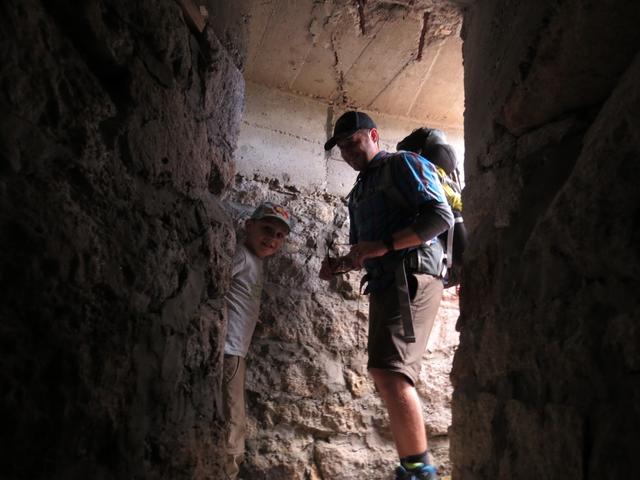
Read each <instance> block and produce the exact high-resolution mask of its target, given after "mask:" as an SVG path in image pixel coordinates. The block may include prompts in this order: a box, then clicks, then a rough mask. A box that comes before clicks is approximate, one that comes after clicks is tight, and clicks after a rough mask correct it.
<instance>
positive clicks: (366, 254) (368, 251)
mask: <svg viewBox="0 0 640 480" xmlns="http://www.w3.org/2000/svg"><path fill="white" fill-rule="evenodd" d="M388 251H389V249H388V248H387V247H385V246H384V243H382V242H360V243H357V244H355V245H354V246H353V247H351V251H350V252H349V255H347V256H348V257H351V262H352V263H353V266H354V267H355V268H362V267H363V264H364V261H365V260H367V259H368V258H376V257H381V256H383V255H384V254H385V253H387V252H388Z"/></svg>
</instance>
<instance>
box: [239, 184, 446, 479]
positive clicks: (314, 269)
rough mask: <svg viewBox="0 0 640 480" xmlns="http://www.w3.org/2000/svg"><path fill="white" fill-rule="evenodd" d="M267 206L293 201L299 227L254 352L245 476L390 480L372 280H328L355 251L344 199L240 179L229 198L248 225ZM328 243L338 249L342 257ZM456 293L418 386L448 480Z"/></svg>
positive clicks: (271, 267) (277, 271) (267, 299)
mask: <svg viewBox="0 0 640 480" xmlns="http://www.w3.org/2000/svg"><path fill="white" fill-rule="evenodd" d="M265 200H270V201H275V202H279V203H282V204H283V205H285V206H287V207H288V208H289V209H290V211H291V213H292V216H293V219H294V222H295V223H294V226H293V229H292V232H291V234H290V236H289V238H288V239H287V242H286V244H285V247H284V249H283V251H282V252H281V253H279V254H278V255H276V256H275V257H274V258H272V259H269V260H267V266H266V272H267V282H266V285H265V289H264V294H263V299H262V311H261V316H260V322H259V324H258V326H257V328H256V332H255V335H254V340H253V343H252V346H251V349H250V351H249V355H248V357H247V364H248V372H247V377H248V378H247V391H248V402H247V403H248V405H249V410H248V411H249V432H248V442H247V460H246V462H245V464H244V465H243V469H244V475H243V477H244V478H256V479H269V480H303V479H307V478H312V479H317V480H319V479H333V478H341V479H345V480H348V479H353V480H355V479H359V478H362V477H363V475H365V476H366V477H367V478H370V479H372V480H383V479H387V478H389V475H391V474H392V471H393V468H394V467H395V465H396V464H397V455H396V452H395V448H394V446H393V441H392V438H391V432H390V430H389V426H388V419H387V416H386V412H385V409H384V407H383V406H382V403H381V402H380V399H379V397H378V395H377V394H376V393H375V391H374V386H373V383H372V381H371V380H370V378H369V376H368V374H367V369H366V361H367V358H366V342H367V318H368V302H367V297H366V296H360V295H359V294H358V288H359V281H360V277H361V274H360V273H359V272H351V273H348V274H346V275H344V276H336V277H335V279H333V280H332V281H331V282H328V283H327V282H324V281H321V280H319V279H318V271H319V269H320V262H321V261H322V259H323V257H324V256H325V255H326V254H327V253H328V252H330V253H331V255H332V256H335V255H339V254H344V253H345V252H346V251H347V249H348V247H347V246H346V243H347V241H348V213H347V208H346V206H345V204H344V201H343V199H342V198H341V197H337V196H334V195H330V194H328V193H322V192H300V191H299V190H297V188H296V187H295V186H292V185H287V184H283V183H282V182H280V181H277V180H275V179H271V180H270V179H268V178H265V177H259V176H254V177H251V178H246V177H243V176H241V175H238V177H237V179H236V183H235V186H234V188H233V189H232V190H231V191H230V192H229V195H228V196H227V201H228V209H229V210H230V212H231V214H232V216H233V217H234V219H235V220H236V224H237V225H239V226H240V225H242V222H243V221H244V219H246V218H247V216H248V215H250V214H251V212H252V210H253V207H254V206H255V205H257V204H259V203H260V202H262V201H265ZM241 238H242V237H241V233H240V238H239V240H240V239H241ZM328 241H333V242H334V245H335V246H334V247H333V249H331V250H329V249H328V248H327V242H328ZM454 290H455V289H449V290H446V291H445V292H446V293H445V296H444V301H443V304H442V306H441V309H440V312H439V316H438V319H437V320H436V324H435V326H434V329H433V331H432V333H431V337H430V340H429V345H428V349H427V352H426V353H425V355H424V362H423V369H422V373H421V377H420V382H419V383H418V384H417V388H418V393H419V395H420V398H421V400H422V402H423V411H424V415H425V420H426V425H427V431H428V434H429V441H430V449H431V452H432V454H433V456H434V461H435V463H436V464H437V465H438V466H439V467H440V470H441V473H443V474H444V473H447V472H449V471H450V463H449V440H448V436H447V435H448V428H449V425H450V424H451V410H450V402H451V390H452V388H451V384H450V382H449V372H450V370H451V362H452V358H453V352H454V350H455V347H456V346H457V343H458V335H457V332H456V331H455V323H456V320H457V318H458V305H457V295H456V294H455V291H454Z"/></svg>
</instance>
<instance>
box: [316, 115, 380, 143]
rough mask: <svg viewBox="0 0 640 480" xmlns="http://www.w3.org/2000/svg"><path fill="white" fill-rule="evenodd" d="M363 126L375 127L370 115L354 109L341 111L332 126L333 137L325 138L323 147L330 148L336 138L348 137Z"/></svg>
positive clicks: (367, 127)
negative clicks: (340, 114) (325, 141)
mask: <svg viewBox="0 0 640 480" xmlns="http://www.w3.org/2000/svg"><path fill="white" fill-rule="evenodd" d="M363 128H366V129H371V128H377V127H376V124H375V123H374V121H373V120H372V119H371V117H370V116H369V115H367V114H366V113H363V112H356V111H354V110H351V111H349V112H346V113H343V114H342V116H341V117H340V118H339V119H338V121H337V122H336V124H335V126H334V127H333V137H331V138H330V139H329V140H327V143H325V144H324V149H325V150H331V149H332V148H333V147H334V146H335V145H336V142H337V141H338V140H342V139H343V138H347V137H350V136H351V135H353V134H354V133H356V132H357V131H358V130H361V129H363Z"/></svg>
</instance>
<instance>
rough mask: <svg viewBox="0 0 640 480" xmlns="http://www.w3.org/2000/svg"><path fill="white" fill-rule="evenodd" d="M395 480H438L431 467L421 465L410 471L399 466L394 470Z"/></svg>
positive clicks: (434, 470) (434, 468)
mask: <svg viewBox="0 0 640 480" xmlns="http://www.w3.org/2000/svg"><path fill="white" fill-rule="evenodd" d="M396 480H438V472H437V471H436V467H434V466H433V465H422V466H420V467H418V468H415V469H411V470H407V469H406V468H404V467H403V466H402V465H400V466H399V467H398V468H396Z"/></svg>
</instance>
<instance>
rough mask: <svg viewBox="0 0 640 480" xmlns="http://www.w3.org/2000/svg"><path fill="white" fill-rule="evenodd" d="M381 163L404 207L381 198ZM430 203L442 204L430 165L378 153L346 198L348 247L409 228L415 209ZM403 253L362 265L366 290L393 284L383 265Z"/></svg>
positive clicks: (403, 154)
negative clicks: (366, 282)
mask: <svg viewBox="0 0 640 480" xmlns="http://www.w3.org/2000/svg"><path fill="white" fill-rule="evenodd" d="M385 163H389V165H388V167H385V168H389V169H390V173H391V180H392V181H393V183H394V185H395V190H397V192H398V193H399V194H400V195H401V196H402V199H403V200H404V202H405V204H406V205H400V204H398V202H394V201H390V199H389V195H388V192H387V193H386V194H385V191H384V190H385V184H386V183H387V182H386V180H385V179H384V177H383V175H385V172H384V170H385V168H381V167H382V166H383V165H384V164H385ZM433 202H444V203H445V204H446V198H445V195H444V191H443V190H442V186H441V184H440V181H439V180H438V174H437V173H436V170H435V167H434V166H433V164H432V163H431V162H429V161H428V160H426V159H425V158H423V157H421V156H420V155H418V154H416V153H412V152H404V151H402V152H397V153H388V152H382V151H381V152H379V153H378V154H377V155H376V156H375V157H374V158H373V159H372V160H371V162H370V163H369V166H368V167H367V169H366V170H364V171H362V172H360V174H359V175H358V178H357V180H356V183H355V185H354V186H353V189H352V190H351V193H350V194H349V218H350V230H349V243H351V244H352V245H354V244H356V243H358V242H362V241H380V240H383V239H384V238H386V237H388V236H389V235H391V234H392V233H394V232H397V231H399V230H402V229H404V228H406V227H408V226H410V225H411V224H413V222H414V221H415V219H416V215H417V210H418V208H419V207H420V206H422V205H424V204H425V203H433ZM407 251H408V250H404V251H403V250H400V251H396V252H390V253H388V254H387V255H385V256H384V257H381V258H373V259H370V260H367V261H365V268H366V269H367V272H368V273H370V274H371V279H370V280H369V287H370V289H371V290H372V291H375V290H378V289H381V288H384V287H386V286H388V285H389V284H391V282H393V278H394V273H393V271H384V267H383V264H385V263H387V264H388V262H389V260H392V259H393V258H400V257H402V256H404V255H405V254H406V252H407Z"/></svg>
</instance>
